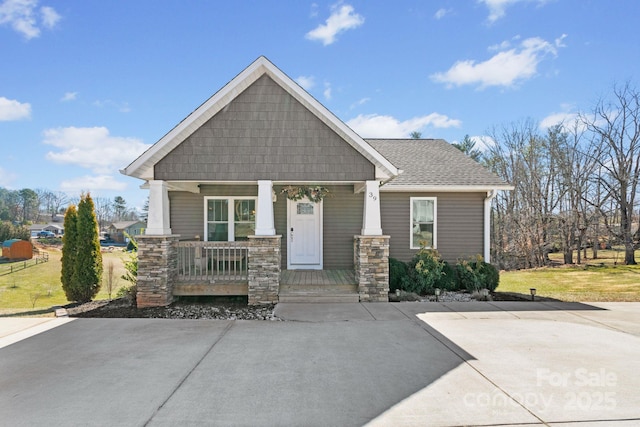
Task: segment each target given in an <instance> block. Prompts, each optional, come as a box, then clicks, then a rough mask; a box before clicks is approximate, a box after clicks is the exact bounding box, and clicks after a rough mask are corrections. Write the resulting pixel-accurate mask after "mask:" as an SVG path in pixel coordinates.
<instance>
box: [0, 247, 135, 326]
mask: <svg viewBox="0 0 640 427" xmlns="http://www.w3.org/2000/svg"><path fill="white" fill-rule="evenodd" d="M44 250H45V251H46V252H47V253H48V254H49V261H48V262H44V263H39V264H37V265H32V266H30V267H28V268H26V269H22V270H19V271H17V272H14V273H11V274H4V275H1V276H0V315H2V314H7V313H15V312H17V311H33V310H45V309H49V308H50V307H52V306H56V305H65V304H68V303H69V301H67V298H66V296H65V294H64V291H63V290H62V284H61V283H60V269H61V262H60V258H61V255H62V254H61V252H60V249H59V248H56V247H47V248H45V249H44ZM128 258H129V254H128V253H126V252H122V251H120V250H116V251H113V252H110V253H109V252H103V254H102V262H103V269H104V274H103V280H102V288H101V289H100V292H99V293H98V295H97V296H96V297H95V299H108V298H109V294H108V292H107V286H106V283H107V280H106V275H107V266H108V265H109V263H113V266H114V275H113V276H114V278H115V279H114V286H113V291H112V297H115V295H116V292H117V289H118V288H120V287H122V286H128V285H130V283H129V282H127V281H125V280H123V279H121V278H120V277H121V276H122V275H123V274H124V273H125V269H124V261H126V260H127V259H128ZM31 264H33V263H31ZM7 268H8V264H1V265H0V274H1V273H4V272H5V271H7Z"/></svg>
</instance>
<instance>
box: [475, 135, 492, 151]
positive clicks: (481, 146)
mask: <svg viewBox="0 0 640 427" xmlns="http://www.w3.org/2000/svg"><path fill="white" fill-rule="evenodd" d="M469 138H470V139H471V140H472V141H473V142H475V143H476V145H475V147H474V148H477V149H478V150H480V151H482V152H483V153H484V152H485V151H487V149H489V148H490V147H493V146H494V145H496V141H495V140H494V139H493V138H491V137H490V136H487V135H479V136H470V137H469Z"/></svg>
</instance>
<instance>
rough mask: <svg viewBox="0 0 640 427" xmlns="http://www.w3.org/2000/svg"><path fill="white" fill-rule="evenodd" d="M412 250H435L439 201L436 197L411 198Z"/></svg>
mask: <svg viewBox="0 0 640 427" xmlns="http://www.w3.org/2000/svg"><path fill="white" fill-rule="evenodd" d="M410 203H411V207H410V210H411V213H410V215H411V231H410V242H411V249H420V248H428V249H435V248H436V247H437V246H436V245H437V243H436V242H437V240H436V224H437V218H436V217H437V199H436V198H435V197H411V202H410Z"/></svg>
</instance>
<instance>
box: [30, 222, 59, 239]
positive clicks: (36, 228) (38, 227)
mask: <svg viewBox="0 0 640 427" xmlns="http://www.w3.org/2000/svg"><path fill="white" fill-rule="evenodd" d="M41 231H50V232H52V233H53V234H55V235H56V236H62V235H63V234H64V227H63V226H62V225H58V224H52V223H49V224H32V225H30V226H29V233H30V234H31V237H32V238H36V237H38V233H40V232H41Z"/></svg>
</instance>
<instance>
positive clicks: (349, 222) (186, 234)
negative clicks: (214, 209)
mask: <svg viewBox="0 0 640 427" xmlns="http://www.w3.org/2000/svg"><path fill="white" fill-rule="evenodd" d="M328 188H329V191H330V196H329V197H326V198H325V199H324V201H323V204H324V206H323V231H324V240H323V245H324V246H323V254H324V259H323V264H324V266H323V267H324V269H325V270H335V269H351V268H353V236H354V235H356V234H360V229H361V228H362V208H363V203H364V198H363V194H362V193H359V194H354V193H353V185H336V186H330V187H328ZM281 189H282V186H274V190H275V192H276V195H277V201H276V203H274V205H273V213H274V217H275V218H274V222H275V228H276V234H280V235H282V247H281V251H282V252H281V253H282V265H281V267H282V268H283V269H286V268H287V236H288V233H287V198H286V196H285V195H284V194H280V191H281ZM257 195H258V186H257V185H221V186H213V185H203V186H202V187H201V192H200V194H193V193H189V192H185V191H172V192H169V199H170V204H171V230H172V232H173V233H174V234H179V235H180V239H181V240H193V239H194V238H195V236H200V238H201V239H204V197H205V196H254V197H256V196H257Z"/></svg>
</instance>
